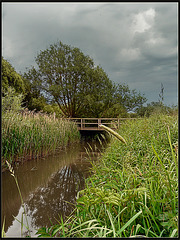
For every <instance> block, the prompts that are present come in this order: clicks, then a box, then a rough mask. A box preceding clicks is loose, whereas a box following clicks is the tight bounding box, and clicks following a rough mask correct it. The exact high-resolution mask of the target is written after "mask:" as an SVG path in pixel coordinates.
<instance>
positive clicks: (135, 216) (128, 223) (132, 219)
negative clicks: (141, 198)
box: [117, 210, 142, 235]
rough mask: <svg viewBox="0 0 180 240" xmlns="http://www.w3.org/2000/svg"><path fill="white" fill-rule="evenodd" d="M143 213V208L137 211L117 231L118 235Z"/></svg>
mask: <svg viewBox="0 0 180 240" xmlns="http://www.w3.org/2000/svg"><path fill="white" fill-rule="evenodd" d="M141 213H142V210H140V211H139V212H138V213H136V214H135V215H134V216H133V217H132V218H131V219H130V220H129V221H128V222H127V223H126V224H125V225H124V226H123V227H122V228H121V229H120V230H119V231H118V232H117V235H119V234H120V233H121V232H123V231H124V230H125V229H126V228H127V227H128V226H129V225H130V224H131V223H132V222H133V221H134V220H135V219H136V218H137V217H138V216H139V215H140V214H141Z"/></svg>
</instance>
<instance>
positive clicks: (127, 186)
mask: <svg viewBox="0 0 180 240" xmlns="http://www.w3.org/2000/svg"><path fill="white" fill-rule="evenodd" d="M118 133H119V134H120V135H121V136H123V138H124V139H125V141H126V143H127V145H126V144H123V143H122V142H121V141H119V140H118V139H117V138H115V137H114V136H112V139H111V142H110V144H109V147H108V148H107V149H106V151H105V152H104V153H103V154H102V156H101V158H100V161H99V162H98V164H96V165H93V167H92V169H93V173H94V174H93V175H92V176H91V177H89V178H88V179H86V188H85V189H84V190H82V191H80V192H79V193H78V196H77V205H76V207H75V209H74V213H73V214H72V215H71V216H70V217H69V218H67V220H66V221H65V222H63V221H61V222H59V223H57V225H54V226H51V227H50V228H48V229H47V228H41V229H39V231H38V232H37V234H39V236H41V237H43V236H44V237H45V236H52V237H53V236H59V237H78V238H80V237H178V119H177V116H165V115H153V116H152V117H150V118H144V119H139V120H136V121H132V120H129V121H126V122H125V123H123V125H121V127H120V129H119V131H118Z"/></svg>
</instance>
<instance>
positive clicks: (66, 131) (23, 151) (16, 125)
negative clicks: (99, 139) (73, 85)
mask: <svg viewBox="0 0 180 240" xmlns="http://www.w3.org/2000/svg"><path fill="white" fill-rule="evenodd" d="M79 139H80V135H79V132H78V130H77V126H76V125H75V124H74V123H73V122H68V121H65V120H62V119H55V118H54V116H48V115H45V114H40V113H39V114H32V113H29V114H28V113H26V114H24V115H22V114H17V113H6V114H3V116H2V150H1V156H2V169H3V170H5V169H6V166H5V161H6V160H8V161H9V163H10V164H14V163H16V162H22V161H24V160H28V159H32V158H37V157H42V156H46V155H48V154H51V153H53V152H55V151H56V150H57V149H58V148H62V147H64V146H67V144H68V143H69V142H73V141H77V140H79Z"/></svg>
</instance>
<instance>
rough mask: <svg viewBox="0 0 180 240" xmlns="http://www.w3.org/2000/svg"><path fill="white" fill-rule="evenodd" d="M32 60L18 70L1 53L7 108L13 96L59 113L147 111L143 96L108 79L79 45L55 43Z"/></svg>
mask: <svg viewBox="0 0 180 240" xmlns="http://www.w3.org/2000/svg"><path fill="white" fill-rule="evenodd" d="M35 61H36V64H37V67H36V68H35V67H31V68H30V69H28V70H27V72H25V73H24V74H23V75H21V74H19V73H17V72H16V71H15V69H14V68H13V67H12V65H11V64H10V63H9V62H8V61H7V60H5V59H4V58H3V57H2V97H3V106H4V107H3V109H4V111H5V110H8V108H12V106H13V104H12V101H13V100H14V105H18V104H20V105H21V107H23V108H28V109H29V110H35V111H43V112H47V113H53V112H55V113H56V115H57V116H64V117H129V116H138V115H139V116H143V115H145V114H146V115H147V109H145V107H144V106H143V104H144V103H145V102H146V101H147V99H146V98H145V96H144V95H142V94H141V93H137V91H136V90H135V89H133V90H130V89H129V87H128V85H125V84H115V83H113V82H112V81H111V80H110V79H109V77H108V75H107V74H106V73H105V71H104V70H103V69H102V68H101V67H100V66H95V64H94V62H93V60H92V59H91V58H90V57H89V56H86V55H84V54H83V53H82V51H81V50H80V49H79V48H75V47H71V46H69V45H66V44H63V43H62V42H57V43H55V44H53V45H50V47H49V48H48V49H46V50H44V51H40V53H39V54H38V55H37V57H36V58H35ZM161 94H162V93H161ZM13 96H14V99H13ZM18 98H19V102H18V101H17V99H18ZM10 99H11V100H10ZM161 105H162V102H161ZM150 106H151V107H153V106H154V103H152V104H150ZM150 106H149V105H148V106H147V107H148V109H149V108H150ZM14 107H15V106H14ZM16 107H17V106H16ZM130 111H132V112H134V113H133V114H130V113H129V112H130Z"/></svg>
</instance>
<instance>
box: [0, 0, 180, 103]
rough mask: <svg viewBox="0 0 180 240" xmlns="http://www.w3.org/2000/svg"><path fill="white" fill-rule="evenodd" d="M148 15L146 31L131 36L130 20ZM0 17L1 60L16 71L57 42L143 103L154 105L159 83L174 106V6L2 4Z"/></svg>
mask: <svg viewBox="0 0 180 240" xmlns="http://www.w3.org/2000/svg"><path fill="white" fill-rule="evenodd" d="M149 9H153V11H155V17H154V18H153V17H151V16H150V18H149V19H148V16H146V17H147V19H146V20H147V22H148V21H150V22H148V23H147V24H150V28H147V29H146V30H145V31H144V32H143V31H142V32H136V33H134V32H133V28H132V27H133V24H135V23H136V22H135V17H136V16H137V14H143V13H144V12H146V11H148V10H149ZM2 17H3V56H4V58H5V59H7V60H9V61H10V62H11V63H12V64H13V65H14V67H15V69H16V70H17V71H22V72H24V71H25V68H26V67H30V66H31V65H34V64H35V57H36V56H37V54H38V52H39V51H40V50H44V49H46V48H48V47H49V45H50V44H53V43H55V42H57V41H58V40H60V41H62V42H63V43H65V44H68V45H71V46H74V47H79V48H80V49H81V50H82V52H84V54H86V55H89V56H90V57H92V58H93V60H94V62H95V64H96V65H101V66H102V68H103V69H104V70H105V72H106V73H107V74H108V76H109V78H110V79H111V80H112V81H114V82H117V83H126V84H127V85H129V87H130V88H135V89H137V91H141V92H142V93H145V95H146V96H147V98H148V100H149V102H150V101H155V99H157V95H158V93H157V92H159V91H160V84H161V82H162V83H163V84H164V85H166V86H165V90H166V89H168V94H166V103H167V104H171V103H174V104H176V102H177V91H176V88H177V4H176V3H169V4H166V3H161V4H158V3H145V4H143V3H128V4H125V3H104V4H97V3H91V4H90V3H84V4H76V3H69V4H66V3H49V4H46V3H39V4H37V3H36V4H35V3H29V4H27V3H23V4H20V3H19V4H17V3H16V4H15V3H14V4H13V3H8V4H5V3H4V4H3V15H2ZM141 23H142V22H141V21H140V22H139V24H141ZM140 27H141V26H140ZM153 89H154V90H153Z"/></svg>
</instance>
